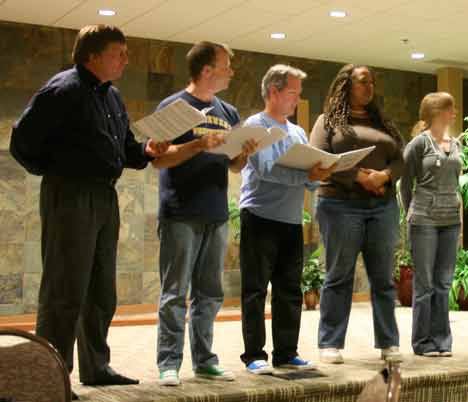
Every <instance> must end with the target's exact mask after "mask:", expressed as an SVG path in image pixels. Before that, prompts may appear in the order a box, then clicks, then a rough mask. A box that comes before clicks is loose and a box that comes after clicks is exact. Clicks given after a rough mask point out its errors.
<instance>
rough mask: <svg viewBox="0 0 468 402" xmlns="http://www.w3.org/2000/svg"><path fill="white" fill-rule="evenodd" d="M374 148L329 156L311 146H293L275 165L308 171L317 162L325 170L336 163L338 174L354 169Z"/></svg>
mask: <svg viewBox="0 0 468 402" xmlns="http://www.w3.org/2000/svg"><path fill="white" fill-rule="evenodd" d="M374 148H375V146H372V147H367V148H362V149H357V150H355V151H349V152H344V153H342V154H331V153H329V152H326V151H323V150H321V149H318V148H315V147H313V146H311V145H306V144H294V145H293V146H292V147H291V148H289V150H288V152H286V153H285V154H284V155H283V156H281V157H280V158H279V159H278V160H277V161H276V163H277V164H279V165H282V166H286V167H290V168H294V169H301V170H309V169H310V168H311V167H313V166H314V165H315V164H316V163H318V162H321V166H322V168H324V169H327V168H329V167H330V166H332V165H333V164H334V163H337V165H336V167H335V170H334V171H335V172H340V171H343V170H348V169H351V168H352V167H354V166H355V165H356V164H358V163H359V162H360V161H361V160H363V159H364V158H365V157H366V156H367V155H369V154H370V153H371V152H372V151H373V150H374Z"/></svg>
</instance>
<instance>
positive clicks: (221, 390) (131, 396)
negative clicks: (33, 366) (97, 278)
mask: <svg viewBox="0 0 468 402" xmlns="http://www.w3.org/2000/svg"><path fill="white" fill-rule="evenodd" d="M405 357H406V360H405V362H404V363H403V364H402V392H401V396H400V402H468V362H467V361H466V357H459V358H457V357H453V358H432V359H428V358H421V357H417V356H405ZM382 367H383V366H382V364H380V363H378V362H377V361H376V360H351V361H347V364H345V365H341V366H331V365H321V366H320V371H319V374H321V376H316V375H314V376H313V378H302V379H301V378H297V377H298V376H297V375H294V374H291V375H289V374H288V373H290V372H287V371H278V374H279V375H280V376H281V377H282V378H278V377H276V376H253V375H249V374H247V373H245V372H239V373H237V379H236V381H234V382H231V383H227V382H213V381H208V380H201V379H195V378H190V379H187V380H185V381H184V382H183V384H182V385H181V386H179V387H172V388H171V387H160V386H159V385H158V384H157V383H156V382H147V383H143V384H140V385H137V386H127V387H105V388H98V387H96V388H91V387H82V386H81V387H76V391H77V392H78V393H79V394H80V399H81V400H83V401H88V402H244V401H245V402H270V401H271V402H273V401H275V402H276V401H278V402H283V401H284V402H286V401H288V402H295V401H298V402H355V401H356V400H357V397H358V395H359V394H360V392H361V390H362V388H363V386H364V385H365V384H366V382H367V381H369V380H370V379H371V378H372V377H373V376H374V375H375V374H376V373H377V372H378V371H379V370H380V369H382ZM299 377H301V376H299ZM306 377H311V376H310V375H306ZM287 378H291V379H287ZM376 402H377V401H376Z"/></svg>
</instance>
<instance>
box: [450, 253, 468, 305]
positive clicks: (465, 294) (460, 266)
mask: <svg viewBox="0 0 468 402" xmlns="http://www.w3.org/2000/svg"><path fill="white" fill-rule="evenodd" d="M449 307H450V310H463V311H468V250H464V249H462V248H460V249H459V250H458V253H457V261H456V263H455V272H454V275H453V281H452V287H451V288H450V293H449Z"/></svg>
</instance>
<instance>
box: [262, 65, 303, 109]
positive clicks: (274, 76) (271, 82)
mask: <svg viewBox="0 0 468 402" xmlns="http://www.w3.org/2000/svg"><path fill="white" fill-rule="evenodd" d="M288 75H292V76H293V77H296V78H299V79H300V80H303V79H305V78H306V77H307V74H306V73H305V72H304V71H302V70H299V69H298V68H294V67H291V66H287V65H285V64H275V65H274V66H272V67H270V69H269V70H268V71H267V73H266V74H265V75H264V77H263V79H262V98H263V99H265V100H266V99H268V97H269V96H270V88H271V86H274V87H275V88H276V89H278V91H281V90H282V89H284V88H285V87H286V85H288Z"/></svg>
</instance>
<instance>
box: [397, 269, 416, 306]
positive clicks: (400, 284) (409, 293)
mask: <svg viewBox="0 0 468 402" xmlns="http://www.w3.org/2000/svg"><path fill="white" fill-rule="evenodd" d="M395 285H396V288H397V294H398V300H399V301H400V304H401V305H402V306H405V307H411V305H412V304H413V270H412V269H411V267H408V266H400V279H399V280H398V281H395Z"/></svg>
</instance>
